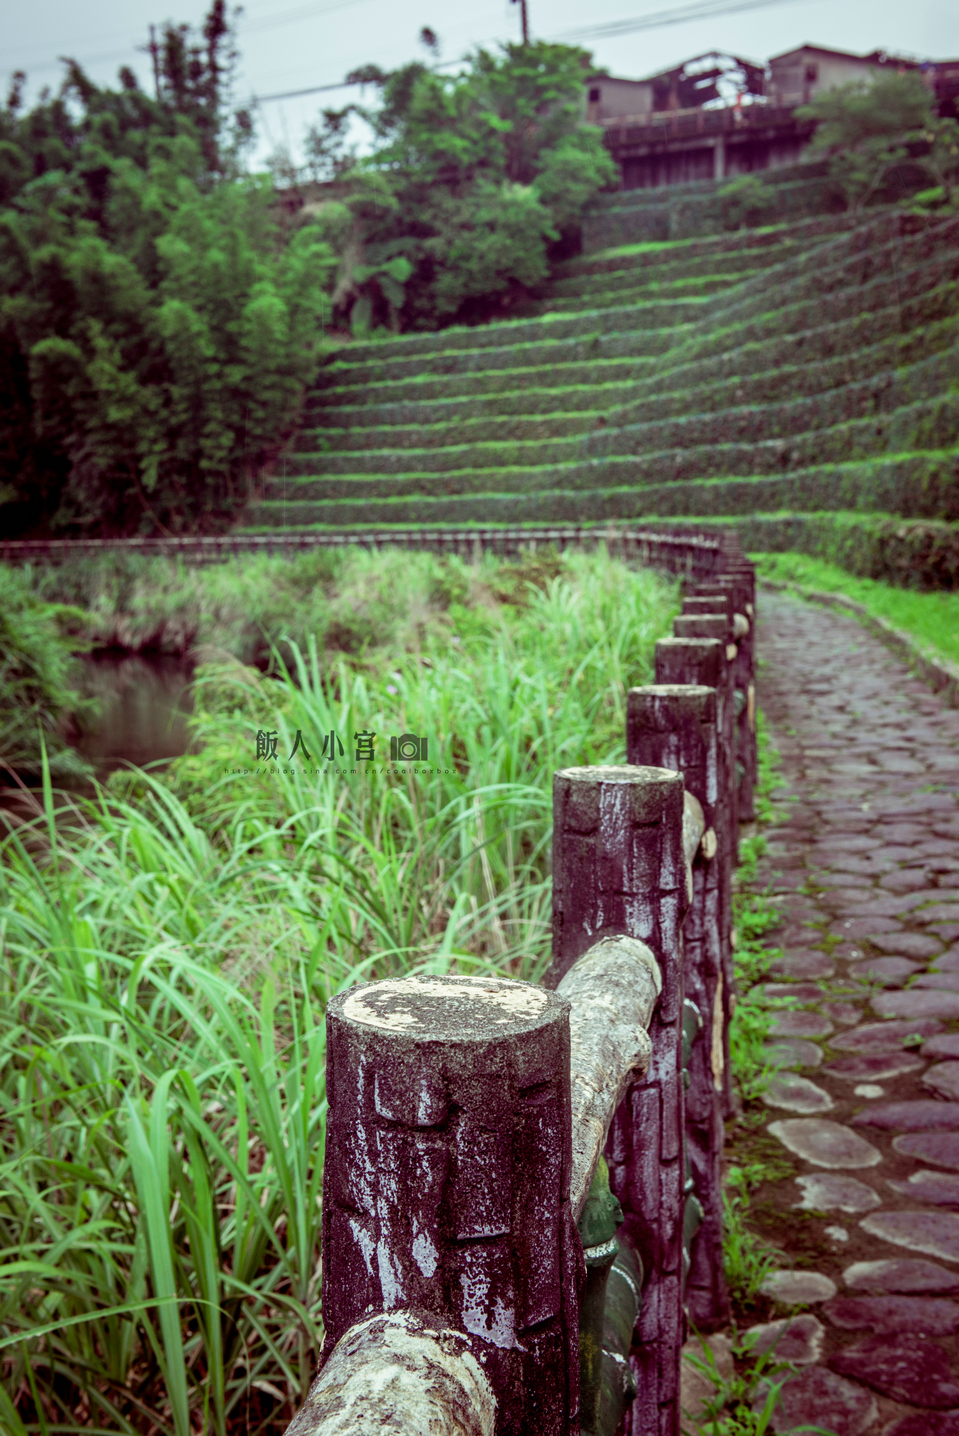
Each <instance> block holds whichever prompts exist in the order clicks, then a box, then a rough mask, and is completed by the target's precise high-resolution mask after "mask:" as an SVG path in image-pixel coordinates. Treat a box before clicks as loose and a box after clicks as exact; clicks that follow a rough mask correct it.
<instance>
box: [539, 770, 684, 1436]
mask: <svg viewBox="0 0 959 1436" xmlns="http://www.w3.org/2000/svg"><path fill="white" fill-rule="evenodd" d="M683 793H684V790H683V781H682V778H681V777H680V776H679V774H678V773H672V772H668V771H666V770H664V769H662V768H652V767H648V768H647V767H628V766H611V767H605V768H602V767H596V768H568V769H565V770H564V771H561V772H558V773H557V774H556V775H555V777H554V783H553V958H552V965H551V967H550V971H549V975H548V978H547V982H548V983H549V985H551V986H555V985H556V984H557V983H558V982H559V981H560V979H561V978H562V977H563V975H564V974H565V973H566V972H567V971H568V969H569V968H570V967H571V966H572V965H573V963H574V962H575V961H576V960H577V959H578V958H579V957H581V956H582V955H583V954H584V953H585V952H586V951H587V949H589V948H590V947H591V946H592V945H593V944H594V943H596V942H597V940H598V939H600V938H602V937H603V936H607V935H608V936H616V935H626V936H629V937H633V938H638V939H640V940H641V941H642V942H644V943H646V944H647V945H648V947H649V948H650V950H651V951H652V952H653V953H654V955H655V957H656V959H657V961H658V963H659V967H660V971H661V974H662V993H661V995H660V1001H659V1005H658V1008H657V1010H656V1013H655V1015H654V1017H653V1021H652V1024H651V1028H650V1039H651V1042H652V1056H651V1059H650V1065H649V1069H648V1071H647V1073H646V1075H645V1076H644V1077H643V1078H641V1079H640V1080H639V1081H637V1082H635V1083H633V1084H632V1086H631V1087H630V1089H629V1091H628V1093H627V1095H626V1097H625V1099H624V1100H623V1101H622V1102H621V1103H620V1106H619V1107H618V1109H617V1111H616V1114H615V1116H614V1118H613V1122H612V1126H611V1129H610V1133H609V1139H608V1141H607V1145H606V1156H607V1161H608V1164H609V1178H610V1186H611V1187H612V1189H613V1191H614V1192H615V1194H616V1196H617V1197H618V1198H619V1201H620V1203H621V1205H622V1208H623V1213H624V1218H625V1220H624V1231H625V1234H626V1236H627V1238H628V1239H629V1241H630V1242H631V1243H632V1245H633V1246H634V1247H635V1248H636V1250H637V1251H638V1252H639V1254H640V1256H641V1258H642V1262H643V1267H644V1269H645V1271H646V1272H647V1273H648V1278H647V1282H646V1286H645V1288H644V1291H643V1305H642V1311H641V1314H640V1319H639V1326H638V1329H637V1340H638V1343H639V1344H638V1345H637V1346H636V1347H634V1349H633V1351H632V1352H631V1355H630V1364H631V1366H632V1368H633V1371H634V1374H635V1377H636V1383H637V1388H638V1390H637V1396H636V1400H635V1402H634V1403H633V1405H632V1406H631V1407H630V1408H629V1411H628V1412H627V1414H626V1418H625V1427H626V1430H627V1431H628V1432H629V1433H631V1436H678V1432H679V1419H680V1410H679V1361H680V1351H681V1348H682V1344H683V1333H684V1321H683V1303H682V1281H683V1206H684V1186H685V1165H684V1152H683V1084H682V1027H681V1019H682V1011H683V974H682V935H681V923H682V918H683V913H684V911H685V908H686V903H687V897H686V860H685V856H684V852H683V841H682V839H683Z"/></svg>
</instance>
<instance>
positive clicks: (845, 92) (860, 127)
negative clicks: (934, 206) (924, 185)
mask: <svg viewBox="0 0 959 1436" xmlns="http://www.w3.org/2000/svg"><path fill="white" fill-rule="evenodd" d="M796 113H797V115H798V116H799V118H800V119H810V120H816V121H818V124H817V128H816V132H815V134H814V135H813V139H812V144H811V146H810V148H811V151H812V153H813V154H823V155H827V156H828V157H829V160H830V173H831V174H832V176H833V177H834V178H835V179H836V180H837V181H838V182H839V184H840V186H841V187H842V190H843V193H844V194H845V196H846V201H847V203H848V204H849V206H850V208H852V209H858V208H860V207H861V206H862V205H864V204H866V203H868V201H869V200H870V199H873V198H874V197H875V196H876V194H877V192H878V191H879V190H880V188H881V186H882V185H883V182H884V181H885V180H886V178H887V176H888V175H889V174H890V172H891V171H893V170H894V169H895V168H896V167H897V166H900V165H902V164H903V163H904V162H905V161H908V160H912V161H913V162H916V163H918V164H919V165H920V166H921V167H922V168H923V169H924V170H926V172H927V173H928V174H929V176H930V177H931V178H932V180H933V182H934V183H935V185H936V186H938V187H939V188H940V189H941V190H942V196H941V198H942V200H943V202H944V203H948V202H949V201H950V199H951V193H952V186H953V183H954V177H955V174H956V170H957V168H959V124H957V122H956V121H955V120H953V119H948V118H940V117H938V116H937V115H936V112H935V96H934V94H933V92H932V91H931V90H930V89H929V88H928V87H927V86H926V85H925V84H924V83H923V80H922V77H921V76H920V75H919V74H917V73H916V71H914V70H912V71H905V72H904V73H902V74H900V73H891V74H880V75H878V76H877V77H876V78H875V79H874V80H873V81H872V82H871V83H870V84H869V85H860V84H851V85H841V86H839V88H837V89H835V90H826V91H824V92H823V93H822V94H821V95H817V96H816V98H815V100H813V102H812V103H811V104H809V105H804V106H803V107H802V108H801V109H799V110H797V111H796Z"/></svg>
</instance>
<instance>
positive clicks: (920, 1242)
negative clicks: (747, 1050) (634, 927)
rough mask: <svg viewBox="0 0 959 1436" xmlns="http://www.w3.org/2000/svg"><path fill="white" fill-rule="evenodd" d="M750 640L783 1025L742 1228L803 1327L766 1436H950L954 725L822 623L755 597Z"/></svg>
mask: <svg viewBox="0 0 959 1436" xmlns="http://www.w3.org/2000/svg"><path fill="white" fill-rule="evenodd" d="M757 636H758V652H759V655H760V659H761V661H762V663H763V665H764V666H763V667H761V669H760V673H759V685H760V692H761V701H762V706H763V709H764V711H765V714H766V717H767V720H768V722H769V728H770V734H771V739H772V742H773V745H774V746H775V747H776V748H777V749H778V750H779V753H780V758H781V764H782V774H783V786H782V788H781V789H780V790H779V791H778V792H777V794H776V795H775V800H776V805H777V813H778V820H777V822H776V823H775V825H774V826H773V827H772V828H770V829H769V830H768V837H769V847H768V852H767V854H766V856H765V858H764V859H763V861H762V864H761V867H760V878H759V880H760V883H761V884H762V883H765V882H768V883H769V885H770V887H771V890H772V893H773V901H774V903H775V904H776V906H777V907H778V909H779V910H780V911H781V913H782V925H781V926H780V927H779V928H778V930H777V931H775V932H774V933H772V934H770V937H769V942H770V943H771V944H776V945H778V946H779V947H781V948H782V949H783V951H784V955H783V957H782V958H781V959H780V960H779V961H777V963H776V964H775V966H774V969H773V972H772V973H771V974H770V979H769V981H767V982H766V983H765V984H764V992H765V995H766V996H767V997H769V998H776V997H792V998H793V999H795V1005H794V1006H793V1007H791V1008H790V1009H788V1010H777V1011H776V1014H775V1017H774V1034H773V1036H772V1037H771V1039H770V1041H771V1044H772V1046H773V1050H774V1051H775V1053H776V1057H777V1061H781V1062H784V1063H785V1064H786V1066H785V1067H784V1070H782V1071H781V1072H780V1073H779V1075H778V1076H777V1077H776V1078H775V1079H774V1081H773V1084H772V1086H771V1087H770V1089H769V1091H768V1092H767V1093H766V1096H765V1099H764V1100H765V1102H766V1104H767V1106H768V1107H769V1108H770V1109H771V1110H770V1113H769V1123H768V1126H767V1127H766V1129H765V1130H766V1133H767V1134H768V1138H771V1139H772V1141H771V1142H770V1141H768V1140H767V1144H766V1145H767V1149H771V1148H773V1147H774V1148H776V1150H777V1151H778V1152H779V1153H780V1154H781V1156H782V1157H786V1156H788V1157H789V1159H791V1161H792V1162H793V1163H794V1175H793V1176H791V1177H789V1178H788V1179H781V1180H780V1179H777V1180H771V1181H767V1182H766V1183H765V1184H764V1186H763V1187H761V1188H760V1189H759V1190H758V1191H757V1192H756V1195H755V1198H754V1211H755V1212H756V1216H757V1221H758V1222H759V1224H760V1227H761V1229H763V1222H762V1211H763V1210H765V1211H767V1212H768V1213H771V1214H773V1216H774V1217H778V1221H774V1222H773V1227H774V1235H775V1238H776V1240H777V1245H778V1246H779V1247H780V1248H781V1249H782V1250H784V1251H786V1252H787V1254H789V1255H791V1256H792V1257H793V1262H790V1263H789V1264H788V1265H787V1267H785V1268H784V1269H783V1270H782V1271H780V1272H778V1273H777V1274H775V1275H774V1276H773V1277H772V1278H771V1279H770V1281H769V1283H768V1284H767V1289H766V1290H767V1294H768V1295H769V1296H771V1297H773V1298H774V1299H775V1300H776V1302H777V1309H778V1310H779V1311H781V1312H786V1311H787V1310H789V1309H792V1310H794V1309H795V1307H796V1306H799V1305H802V1306H804V1307H805V1312H804V1313H803V1314H802V1315H800V1316H798V1317H797V1316H793V1318H792V1324H791V1327H790V1330H789V1331H788V1332H787V1333H786V1334H785V1335H784V1336H783V1337H782V1339H781V1340H780V1341H779V1343H778V1345H777V1352H778V1353H779V1354H781V1355H782V1356H784V1357H788V1358H789V1359H791V1360H793V1361H795V1362H796V1363H797V1364H798V1366H799V1367H800V1370H799V1373H798V1374H797V1375H796V1376H794V1377H792V1378H790V1380H789V1382H788V1383H787V1385H786V1386H785V1387H784V1390H783V1396H782V1405H781V1407H780V1412H779V1415H778V1416H777V1418H776V1429H777V1430H778V1431H780V1432H785V1431H789V1430H791V1429H792V1427H793V1425H798V1424H800V1423H802V1422H815V1423H816V1424H817V1425H819V1426H822V1427H825V1428H826V1429H828V1430H830V1431H832V1432H834V1433H835V1436H959V1361H957V1350H956V1347H957V1330H959V802H957V795H959V712H956V711H954V710H952V709H949V708H947V707H945V706H944V704H943V703H942V702H941V700H940V699H939V698H938V697H937V696H936V695H934V694H933V693H931V692H930V690H929V689H928V688H927V687H926V686H925V685H924V684H923V683H921V682H920V681H919V680H918V679H917V678H916V677H915V676H914V675H913V674H912V673H911V672H910V671H909V669H908V668H907V667H906V666H905V665H904V664H903V663H901V662H900V661H899V660H898V659H896V658H895V657H894V656H892V654H891V653H890V652H889V651H888V650H887V649H886V648H885V647H884V646H883V645H882V644H881V643H880V642H879V641H878V640H877V639H875V638H873V637H872V636H871V635H870V634H868V633H867V632H866V631H865V630H864V629H863V628H861V627H860V625H859V624H858V623H857V622H856V621H855V620H854V619H851V618H847V617H845V616H844V615H841V614H837V613H835V612H834V611H833V610H830V609H823V608H819V607H816V606H813V605H810V604H805V603H802V602H801V601H800V600H798V599H795V598H791V597H787V596H785V595H781V594H778V593H775V594H774V593H770V592H768V591H764V592H763V594H762V596H761V604H760V625H759V630H758V635H757ZM779 1303H781V1305H778V1304H779ZM774 1335H778V1328H772V1329H770V1330H768V1331H766V1332H764V1333H763V1340H764V1342H768V1341H769V1340H771V1339H772V1337H773V1336H774Z"/></svg>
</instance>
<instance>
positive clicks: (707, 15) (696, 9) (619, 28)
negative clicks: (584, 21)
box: [557, 0, 798, 40]
mask: <svg viewBox="0 0 959 1436" xmlns="http://www.w3.org/2000/svg"><path fill="white" fill-rule="evenodd" d="M796 3H798V0H696V3H695V4H692V5H683V6H681V7H680V8H678V9H672V10H654V11H651V12H650V13H649V14H646V15H634V16H633V17H632V18H631V19H629V20H614V21H612V22H611V23H610V24H608V25H589V26H583V27H582V28H581V29H577V30H564V31H563V32H562V34H561V35H559V36H557V39H561V40H602V39H613V38H614V37H615V36H617V35H632V34H634V33H635V32H636V31H638V30H655V29H658V28H659V27H660V26H665V25H679V24H682V23H683V21H685V20H708V19H712V18H713V17H714V16H717V15H733V14H736V13H737V12H738V11H742V10H761V9H764V8H766V7H767V6H771V5H792V4H796Z"/></svg>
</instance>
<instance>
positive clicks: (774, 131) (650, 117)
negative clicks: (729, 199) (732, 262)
mask: <svg viewBox="0 0 959 1436" xmlns="http://www.w3.org/2000/svg"><path fill="white" fill-rule="evenodd" d="M890 69H891V70H895V71H902V70H918V71H919V72H920V73H921V74H922V75H923V77H924V79H925V80H926V83H927V84H928V85H929V86H930V88H931V89H933V90H934V91H935V94H936V98H937V107H938V109H939V113H940V114H943V115H955V114H956V106H957V100H959V60H942V61H931V60H930V61H919V60H914V59H906V58H901V57H898V56H894V55H888V54H886V53H885V51H882V50H873V51H872V52H871V53H870V54H868V55H853V54H850V53H849V52H847V51H845V50H830V49H827V48H825V47H824V46H821V45H801V46H799V47H798V49H795V50H789V51H786V52H785V53H784V54H782V55H774V56H773V57H772V59H771V60H770V61H769V64H768V66H764V65H761V64H757V63H754V62H752V61H747V60H742V59H740V58H739V57H737V56H735V55H723V54H717V53H712V54H709V55H698V56H696V57H695V58H694V59H692V60H687V61H685V62H684V63H683V64H682V65H677V66H674V67H673V68H672V69H670V70H664V71H662V72H661V73H660V74H657V75H650V76H649V77H648V78H647V79H644V80H624V79H619V78H616V77H615V76H612V75H605V74H594V75H591V76H589V78H588V80H587V103H586V118H587V120H588V121H589V122H590V123H593V124H600V125H602V126H603V127H604V128H605V131H606V143H607V145H608V146H609V148H610V150H611V151H612V154H613V158H614V159H615V160H616V162H617V163H618V165H619V167H620V172H621V175H622V187H623V189H649V188H656V187H659V186H661V185H672V184H688V183H690V182H691V181H695V180H722V179H727V178H731V177H733V176H735V175H741V174H752V173H754V172H755V171H757V170H766V169H775V168H778V167H779V166H781V165H790V164H796V163H797V162H798V161H799V160H801V158H802V156H803V152H804V150H805V148H806V145H807V143H808V141H809V138H810V136H811V134H812V131H813V125H812V124H811V123H810V122H809V121H802V120H799V119H797V118H796V115H795V113H794V112H795V110H796V109H797V108H798V107H799V106H800V105H805V104H808V103H809V101H810V100H811V99H813V98H814V96H816V95H817V94H821V93H822V92H823V91H825V90H832V89H835V88H836V87H837V86H839V85H846V84H851V83H856V82H857V81H867V80H868V79H869V77H870V76H871V75H875V74H881V73H882V72H883V71H888V70H890Z"/></svg>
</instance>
